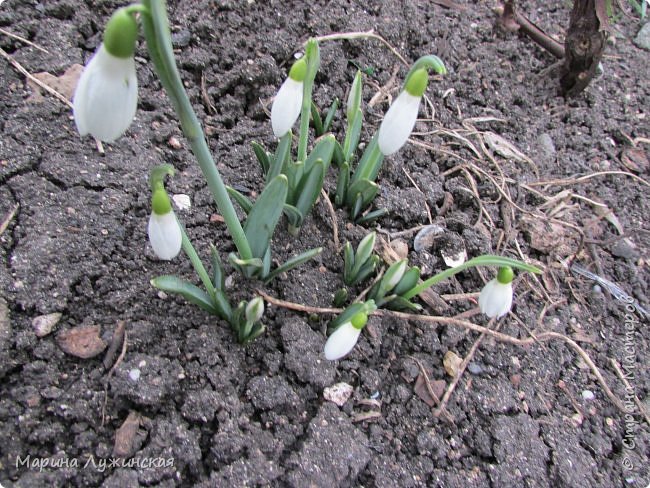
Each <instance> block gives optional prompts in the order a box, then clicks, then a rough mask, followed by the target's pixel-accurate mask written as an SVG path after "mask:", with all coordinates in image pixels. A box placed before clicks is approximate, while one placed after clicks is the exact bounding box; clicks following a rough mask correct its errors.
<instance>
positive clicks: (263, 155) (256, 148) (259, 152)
mask: <svg viewBox="0 0 650 488" xmlns="http://www.w3.org/2000/svg"><path fill="white" fill-rule="evenodd" d="M251 146H253V152H254V153H255V156H256V157H257V161H258V162H259V163H260V166H261V167H262V173H263V174H265V175H266V174H268V172H269V168H270V167H271V158H270V156H269V153H267V152H266V149H264V146H262V145H261V144H259V143H257V142H255V141H253V142H251Z"/></svg>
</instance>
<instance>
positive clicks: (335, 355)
mask: <svg viewBox="0 0 650 488" xmlns="http://www.w3.org/2000/svg"><path fill="white" fill-rule="evenodd" d="M359 334H361V329H357V328H356V327H354V326H353V325H352V322H346V323H344V324H343V325H341V326H340V327H339V328H338V329H336V330H335V331H334V332H332V335H331V336H329V338H328V339H327V342H326V343H325V358H326V359H329V360H330V361H336V360H337V359H341V358H342V357H343V356H346V355H347V354H348V353H349V352H350V351H351V350H352V348H354V346H355V345H356V343H357V341H358V340H359Z"/></svg>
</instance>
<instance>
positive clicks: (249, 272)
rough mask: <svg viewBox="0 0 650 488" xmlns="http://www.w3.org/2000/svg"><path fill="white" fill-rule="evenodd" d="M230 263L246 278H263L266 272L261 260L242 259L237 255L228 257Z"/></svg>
mask: <svg viewBox="0 0 650 488" xmlns="http://www.w3.org/2000/svg"><path fill="white" fill-rule="evenodd" d="M228 262H230V264H231V265H232V266H233V268H235V269H237V270H238V271H239V272H240V273H242V274H243V275H244V276H247V277H249V278H250V277H252V276H261V275H262V274H263V270H264V263H263V262H262V260H261V259H260V258H251V259H241V258H240V257H239V256H237V255H236V254H235V253H233V252H231V253H230V254H229V255H228Z"/></svg>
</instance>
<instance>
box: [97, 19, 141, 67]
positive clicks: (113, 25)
mask: <svg viewBox="0 0 650 488" xmlns="http://www.w3.org/2000/svg"><path fill="white" fill-rule="evenodd" d="M137 39H138V23H137V22H136V20H135V17H133V15H132V14H131V13H129V12H128V11H127V9H126V8H121V9H119V10H116V11H115V13H114V14H113V16H112V17H111V18H110V20H109V21H108V24H106V29H104V47H105V48H106V51H108V53H109V54H112V55H113V56H115V57H116V58H130V57H131V56H133V53H134V52H135V42H136V40H137Z"/></svg>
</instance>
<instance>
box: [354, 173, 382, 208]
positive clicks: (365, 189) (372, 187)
mask: <svg viewBox="0 0 650 488" xmlns="http://www.w3.org/2000/svg"><path fill="white" fill-rule="evenodd" d="M378 191H379V185H377V183H375V182H373V181H370V180H365V179H364V180H357V181H355V182H353V183H352V184H351V185H350V186H349V187H348V192H347V193H348V194H347V197H348V207H352V206H353V204H354V205H356V201H357V199H358V196H359V195H361V203H362V209H363V208H365V207H367V206H368V205H369V204H370V203H371V202H372V200H373V199H374V198H375V196H376V195H377V192H378ZM360 210H361V209H360Z"/></svg>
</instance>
